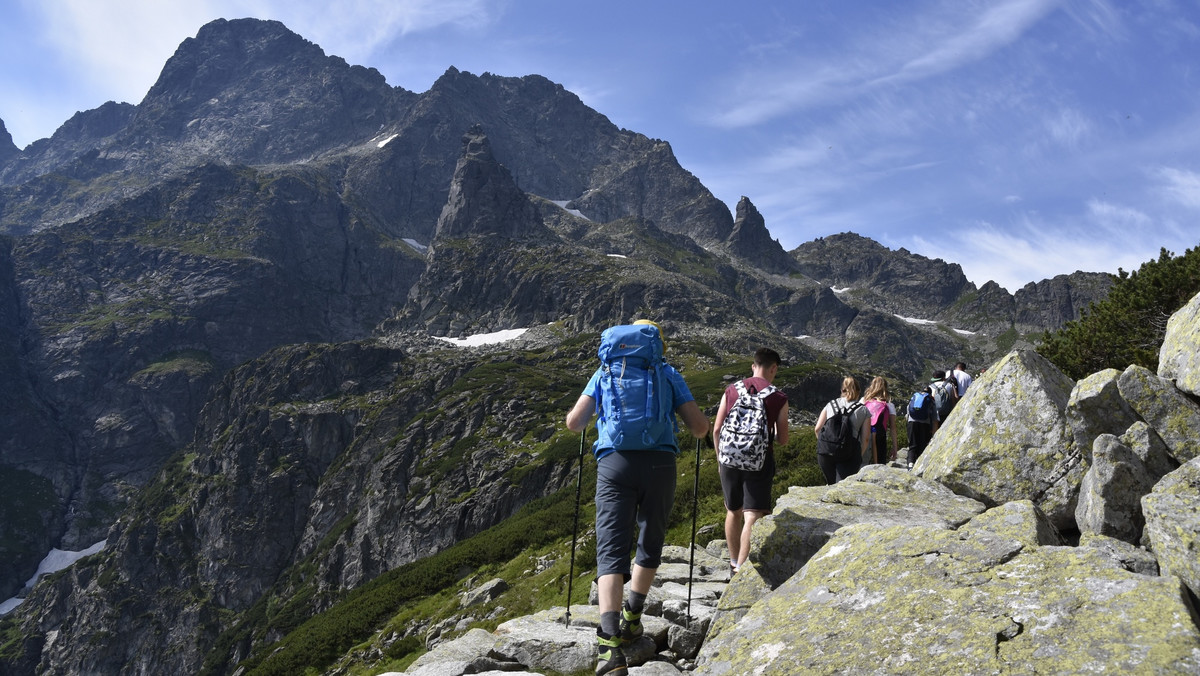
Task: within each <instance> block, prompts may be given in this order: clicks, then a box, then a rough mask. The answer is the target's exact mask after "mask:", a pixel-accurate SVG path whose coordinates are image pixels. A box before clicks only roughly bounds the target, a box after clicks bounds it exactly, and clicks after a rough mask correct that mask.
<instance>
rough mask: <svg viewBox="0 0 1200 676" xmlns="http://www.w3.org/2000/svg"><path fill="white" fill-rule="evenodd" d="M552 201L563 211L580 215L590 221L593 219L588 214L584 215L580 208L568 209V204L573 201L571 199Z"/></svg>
mask: <svg viewBox="0 0 1200 676" xmlns="http://www.w3.org/2000/svg"><path fill="white" fill-rule="evenodd" d="M550 201H551V202H554V203H555V204H557V205H558V207H559V208H560V209H562V210H563V211H566V212H567V213H568V214H571V215H573V216H578V217H580V218H582V219H584V220H588V221H590V220H592V219H590V218H588V217H587V216H584V215H583V212H582V211H580V210H578V209H568V208H567V205H568V204H570V203H571V200H550Z"/></svg>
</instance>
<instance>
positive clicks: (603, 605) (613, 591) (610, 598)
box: [596, 573, 625, 613]
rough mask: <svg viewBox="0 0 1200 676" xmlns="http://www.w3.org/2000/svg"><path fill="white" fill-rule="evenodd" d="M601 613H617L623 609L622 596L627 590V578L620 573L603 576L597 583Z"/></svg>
mask: <svg viewBox="0 0 1200 676" xmlns="http://www.w3.org/2000/svg"><path fill="white" fill-rule="evenodd" d="M596 587H597V589H596V591H597V594H598V595H599V597H600V599H599V601H600V612H601V613H610V612H612V613H615V612H617V611H619V610H620V609H621V596H622V594H623V592H624V589H625V576H624V575H621V574H620V573H611V574H609V575H601V576H600V579H599V580H597V581H596Z"/></svg>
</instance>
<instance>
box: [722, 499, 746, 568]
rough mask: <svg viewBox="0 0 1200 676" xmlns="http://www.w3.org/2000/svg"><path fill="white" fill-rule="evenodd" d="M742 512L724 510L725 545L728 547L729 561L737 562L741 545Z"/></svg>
mask: <svg viewBox="0 0 1200 676" xmlns="http://www.w3.org/2000/svg"><path fill="white" fill-rule="evenodd" d="M742 519H743V517H742V510H740V509H727V510H725V544H726V545H727V546H728V547H729V560H730V561H737V560H738V555H739V554H740V553H741V551H742V550H741V543H742V525H743V522H742Z"/></svg>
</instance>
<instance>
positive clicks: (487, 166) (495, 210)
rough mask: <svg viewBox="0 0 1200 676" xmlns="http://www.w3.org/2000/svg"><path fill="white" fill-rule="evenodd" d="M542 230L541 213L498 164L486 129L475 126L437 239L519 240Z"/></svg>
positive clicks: (466, 139)
mask: <svg viewBox="0 0 1200 676" xmlns="http://www.w3.org/2000/svg"><path fill="white" fill-rule="evenodd" d="M542 230H543V226H542V224H541V221H540V220H539V218H538V214H537V209H536V208H535V207H534V206H533V204H532V203H531V202H530V201H529V198H528V197H527V196H526V195H525V193H524V192H523V191H522V190H521V189H520V188H519V187H517V183H516V181H514V180H513V177H512V174H511V173H509V171H508V169H506V168H505V167H504V165H502V164H500V162H498V161H497V160H496V157H495V155H493V154H492V145H491V143H490V142H489V141H488V138H487V135H486V134H484V133H483V128H482V127H480V126H479V125H478V124H476V125H474V126H472V127H471V128H470V129H469V130H467V133H466V134H464V135H463V139H462V155H461V156H460V157H459V159H458V164H457V166H455V168H454V178H453V180H452V181H451V183H450V194H449V195H448V196H447V198H446V206H444V207H443V208H442V214H441V216H440V217H439V218H438V223H437V230H436V232H435V233H434V239H435V240H437V239H441V238H446V237H468V236H471V235H486V234H494V235H501V236H504V237H510V238H517V237H522V236H526V235H531V234H540V233H541V232H542Z"/></svg>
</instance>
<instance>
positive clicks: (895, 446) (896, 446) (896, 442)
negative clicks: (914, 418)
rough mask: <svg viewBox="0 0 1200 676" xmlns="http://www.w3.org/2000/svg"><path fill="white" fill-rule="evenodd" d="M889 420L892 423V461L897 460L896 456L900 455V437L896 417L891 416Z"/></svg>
mask: <svg viewBox="0 0 1200 676" xmlns="http://www.w3.org/2000/svg"><path fill="white" fill-rule="evenodd" d="M888 420H889V421H890V422H891V423H892V457H891V459H892V460H895V459H896V455H897V454H898V453H900V437H898V436H896V416H895V415H894V414H893V415H889V416H888Z"/></svg>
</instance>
